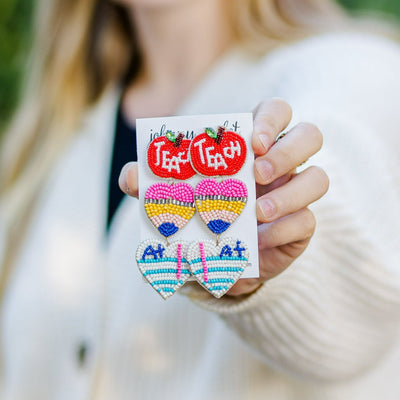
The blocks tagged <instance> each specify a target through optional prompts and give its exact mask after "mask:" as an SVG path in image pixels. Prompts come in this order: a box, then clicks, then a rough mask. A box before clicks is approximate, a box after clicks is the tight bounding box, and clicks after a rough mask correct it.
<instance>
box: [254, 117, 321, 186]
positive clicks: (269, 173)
mask: <svg viewBox="0 0 400 400" xmlns="http://www.w3.org/2000/svg"><path fill="white" fill-rule="evenodd" d="M322 142H323V138H322V133H321V132H320V130H319V129H318V128H317V127H316V126H315V125H313V124H309V123H301V124H298V125H296V126H295V127H294V128H293V129H291V130H290V131H289V132H288V134H287V135H286V136H285V137H284V138H282V139H281V140H278V141H277V142H276V144H275V145H274V146H272V148H271V149H270V150H269V151H268V153H266V154H265V155H263V156H261V157H258V158H257V159H256V160H255V162H254V176H255V179H256V182H257V183H259V184H262V185H266V184H268V183H270V182H272V181H273V180H275V179H276V178H278V177H280V176H282V175H284V174H286V173H287V172H288V171H290V170H291V169H293V168H296V166H298V165H299V164H301V163H302V162H303V161H305V160H307V159H308V158H310V157H311V156H312V155H313V154H315V153H316V152H317V151H319V150H320V148H321V146H322Z"/></svg>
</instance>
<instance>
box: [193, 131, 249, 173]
mask: <svg viewBox="0 0 400 400" xmlns="http://www.w3.org/2000/svg"><path fill="white" fill-rule="evenodd" d="M246 153H247V149H246V142H245V141H244V139H243V138H242V137H241V136H240V135H238V134H237V133H235V132H231V131H226V130H225V127H223V126H220V127H219V128H218V130H217V132H215V130H214V129H212V128H206V129H205V132H204V133H201V134H200V135H197V136H196V137H195V138H194V139H193V140H192V143H191V145H190V159H191V163H192V166H193V168H194V169H195V170H196V171H197V172H198V173H199V174H201V175H205V176H218V175H234V174H236V173H237V172H239V170H240V169H241V168H242V166H243V164H244V162H245V160H246Z"/></svg>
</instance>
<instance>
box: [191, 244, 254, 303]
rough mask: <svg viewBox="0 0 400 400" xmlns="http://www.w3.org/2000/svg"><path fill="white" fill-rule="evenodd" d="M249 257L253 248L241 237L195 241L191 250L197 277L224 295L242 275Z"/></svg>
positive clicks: (199, 280)
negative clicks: (250, 249) (215, 240)
mask: <svg viewBox="0 0 400 400" xmlns="http://www.w3.org/2000/svg"><path fill="white" fill-rule="evenodd" d="M248 260H249V249H248V247H247V245H246V244H245V243H243V242H242V241H241V240H240V239H233V238H225V239H221V240H220V242H219V244H218V245H216V244H215V242H213V241H211V240H204V241H201V242H192V243H191V244H190V246H189V248H188V251H187V261H188V263H189V268H190V270H191V272H192V275H193V276H194V277H195V279H196V280H197V281H198V282H199V283H200V285H202V286H203V287H204V288H205V289H207V290H208V291H209V292H210V293H211V294H212V295H213V296H214V297H217V298H220V297H221V296H223V295H224V294H225V293H226V292H227V291H228V290H229V289H230V288H231V287H232V286H233V285H234V284H235V283H236V281H237V280H238V279H239V278H240V276H241V275H242V273H243V271H244V269H245V268H246V266H247V264H248Z"/></svg>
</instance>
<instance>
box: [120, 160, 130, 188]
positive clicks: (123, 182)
mask: <svg viewBox="0 0 400 400" xmlns="http://www.w3.org/2000/svg"><path fill="white" fill-rule="evenodd" d="M129 168H130V163H128V164H125V165H124V167H123V168H122V171H121V173H120V175H119V179H118V180H119V184H120V186H121V187H123V188H124V189H125V192H127V193H131V189H130V188H129V186H128V182H127V179H126V175H127V172H128V169H129Z"/></svg>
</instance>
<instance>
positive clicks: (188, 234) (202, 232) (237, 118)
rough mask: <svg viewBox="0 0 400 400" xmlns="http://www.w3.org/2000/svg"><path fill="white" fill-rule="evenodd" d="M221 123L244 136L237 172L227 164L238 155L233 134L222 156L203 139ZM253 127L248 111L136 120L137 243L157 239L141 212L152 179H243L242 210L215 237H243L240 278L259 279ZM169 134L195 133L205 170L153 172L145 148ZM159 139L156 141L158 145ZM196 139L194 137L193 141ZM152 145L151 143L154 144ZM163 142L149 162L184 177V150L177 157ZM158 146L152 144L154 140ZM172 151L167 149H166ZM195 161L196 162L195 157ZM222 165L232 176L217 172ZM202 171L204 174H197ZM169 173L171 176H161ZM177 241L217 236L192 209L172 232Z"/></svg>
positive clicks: (193, 183)
mask: <svg viewBox="0 0 400 400" xmlns="http://www.w3.org/2000/svg"><path fill="white" fill-rule="evenodd" d="M220 126H223V127H225V129H226V131H229V132H233V133H235V134H237V135H239V136H240V138H243V139H244V141H245V142H246V147H247V152H246V153H245V160H244V164H243V166H242V167H241V168H240V170H239V171H236V170H235V168H234V167H231V163H232V161H234V160H235V159H238V157H239V158H240V157H243V153H242V155H239V154H238V150H237V143H236V141H235V140H234V139H235V137H236V135H233V134H229V136H227V137H226V139H227V140H228V141H229V143H231V142H232V143H231V148H228V149H227V150H225V152H224V153H225V154H221V153H219V152H218V147H217V146H213V142H214V141H213V140H211V138H210V141H209V142H207V141H202V138H203V136H204V137H205V135H204V133H205V131H206V128H211V129H214V130H215V132H217V131H218V127H220ZM252 131H253V115H252V114H251V113H239V114H210V115H194V116H177V117H163V118H141V119H137V120H136V134H137V145H138V167H139V202H140V206H139V209H140V213H139V224H138V228H139V230H140V238H141V241H144V240H146V239H149V238H156V237H160V238H161V236H160V235H158V232H157V231H156V230H155V228H154V225H153V224H152V222H151V221H150V219H149V217H148V216H147V214H146V211H145V193H146V191H147V189H148V188H149V187H150V186H151V185H154V184H156V183H160V182H165V183H168V184H170V183H171V182H174V183H176V184H178V183H187V184H189V185H191V186H192V187H193V189H195V188H196V186H197V184H198V183H199V182H200V181H202V180H204V179H206V178H210V179H216V180H217V181H218V182H222V181H226V180H228V179H236V180H240V181H242V182H244V183H245V184H246V187H247V192H248V193H247V195H248V196H247V201H246V205H245V207H244V208H243V210H242V211H241V213H240V215H239V216H238V218H237V219H236V220H235V221H234V222H233V223H232V225H231V226H230V227H229V229H227V230H226V231H225V232H223V233H222V234H221V235H220V238H219V239H220V240H223V239H224V238H225V237H233V238H237V239H241V240H244V241H245V242H246V244H247V246H248V250H249V254H250V256H249V260H248V264H247V266H246V268H245V270H244V272H243V275H242V276H241V279H242V278H258V277H259V271H258V239H257V218H256V191H255V189H256V188H255V180H254V174H253V160H254V153H253V151H252V148H251V134H252ZM171 133H172V134H174V135H175V137H178V136H179V134H183V135H184V138H183V139H184V140H187V139H188V140H193V139H195V138H196V137H198V136H199V135H203V136H201V137H200V141H201V143H200V145H197V148H198V149H199V150H201V151H202V153H201V154H199V160H200V162H201V156H203V157H204V160H205V161H206V163H207V169H205V170H204V171H197V172H196V174H195V175H193V176H191V177H190V178H188V179H182V180H179V179H176V178H162V177H160V176H157V175H155V174H154V173H153V171H152V169H153V170H154V169H155V168H154V165H152V167H153V168H150V166H149V162H148V148H149V145H150V143H151V142H153V141H154V139H156V138H158V137H164V136H165V137H167V136H169V135H171ZM181 136H182V135H181ZM162 142H163V141H162V140H161V141H160V143H162ZM197 142H199V139H198V140H196V143H197ZM153 143H154V142H153ZM165 143H166V144H165V145H163V146H161V145H160V146H159V147H157V149H156V151H155V152H153V156H152V160H151V162H152V163H153V164H157V165H156V168H160V167H163V168H164V169H166V168H167V169H168V170H169V171H174V172H175V173H174V176H176V177H182V176H183V177H185V178H186V176H188V175H192V174H190V173H187V172H186V171H187V170H188V168H187V166H188V160H187V156H186V154H184V155H179V152H176V151H175V149H174V148H173V146H170V148H168V144H169V142H168V141H165ZM156 144H157V143H156ZM171 149H172V150H171ZM199 160H198V161H199ZM224 164H226V166H227V169H229V170H231V171H233V175H228V174H227V175H224V174H223V173H221V171H222V170H223V169H225V168H224ZM213 169H215V170H216V175H215V176H209V175H208V174H209V173H211V172H210V171H212V170H213ZM202 172H204V175H202V174H201V173H202ZM166 175H170V174H166ZM177 240H181V241H182V240H184V241H187V242H194V241H202V240H204V241H209V240H213V241H216V240H217V235H215V234H213V233H212V232H211V231H210V230H209V229H208V228H207V226H206V224H205V223H204V221H203V220H202V218H201V217H200V215H199V212H198V210H196V212H195V215H194V216H193V218H191V219H190V220H189V221H188V222H187V225H186V226H185V227H184V228H182V229H181V230H179V231H177V233H176V234H174V235H173V236H171V242H172V241H177Z"/></svg>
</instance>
